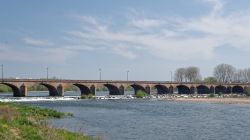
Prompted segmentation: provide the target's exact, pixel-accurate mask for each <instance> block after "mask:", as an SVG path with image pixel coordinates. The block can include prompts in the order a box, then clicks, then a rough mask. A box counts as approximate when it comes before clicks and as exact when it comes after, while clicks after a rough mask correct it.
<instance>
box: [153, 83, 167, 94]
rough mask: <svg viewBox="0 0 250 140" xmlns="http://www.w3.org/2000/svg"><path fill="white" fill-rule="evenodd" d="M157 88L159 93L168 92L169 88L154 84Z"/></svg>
mask: <svg viewBox="0 0 250 140" xmlns="http://www.w3.org/2000/svg"><path fill="white" fill-rule="evenodd" d="M154 87H155V88H156V89H157V94H168V93H169V89H168V88H167V87H166V86H164V85H155V86H154Z"/></svg>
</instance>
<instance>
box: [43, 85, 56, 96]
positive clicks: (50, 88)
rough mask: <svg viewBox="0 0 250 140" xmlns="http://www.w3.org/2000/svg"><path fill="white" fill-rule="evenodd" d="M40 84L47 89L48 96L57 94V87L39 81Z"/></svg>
mask: <svg viewBox="0 0 250 140" xmlns="http://www.w3.org/2000/svg"><path fill="white" fill-rule="evenodd" d="M40 85H43V86H45V87H46V88H47V89H48V90H49V96H59V93H58V91H57V88H56V87H54V86H53V85H50V84H47V83H41V84H40Z"/></svg>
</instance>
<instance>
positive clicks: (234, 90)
mask: <svg viewBox="0 0 250 140" xmlns="http://www.w3.org/2000/svg"><path fill="white" fill-rule="evenodd" d="M232 93H240V94H243V93H244V88H243V87H242V86H239V85H236V86H233V88H232Z"/></svg>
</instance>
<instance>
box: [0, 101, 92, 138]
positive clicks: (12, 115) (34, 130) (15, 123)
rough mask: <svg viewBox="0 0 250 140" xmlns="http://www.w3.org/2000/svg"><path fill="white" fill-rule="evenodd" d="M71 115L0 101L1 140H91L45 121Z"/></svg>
mask: <svg viewBox="0 0 250 140" xmlns="http://www.w3.org/2000/svg"><path fill="white" fill-rule="evenodd" d="M68 115H70V116H72V114H65V113H62V112H57V111H55V110H51V109H42V108H38V107H32V106H27V105H21V104H13V103H1V102H0V139H1V140H92V139H93V138H91V137H88V136H84V135H83V134H80V133H73V132H69V131H67V130H63V129H56V128H54V127H52V126H51V125H50V124H49V123H47V122H46V119H49V118H62V117H64V116H68Z"/></svg>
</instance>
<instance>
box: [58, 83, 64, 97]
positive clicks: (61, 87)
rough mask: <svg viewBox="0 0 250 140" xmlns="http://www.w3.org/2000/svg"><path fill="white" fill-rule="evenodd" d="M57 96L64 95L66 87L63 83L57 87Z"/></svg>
mask: <svg viewBox="0 0 250 140" xmlns="http://www.w3.org/2000/svg"><path fill="white" fill-rule="evenodd" d="M57 96H64V87H63V86H62V85H59V86H58V87H57Z"/></svg>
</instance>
